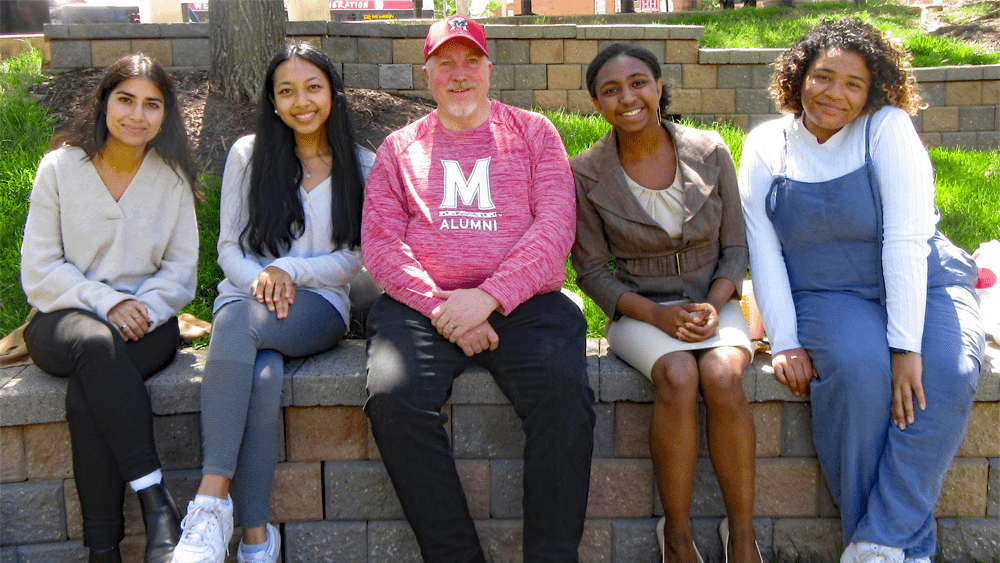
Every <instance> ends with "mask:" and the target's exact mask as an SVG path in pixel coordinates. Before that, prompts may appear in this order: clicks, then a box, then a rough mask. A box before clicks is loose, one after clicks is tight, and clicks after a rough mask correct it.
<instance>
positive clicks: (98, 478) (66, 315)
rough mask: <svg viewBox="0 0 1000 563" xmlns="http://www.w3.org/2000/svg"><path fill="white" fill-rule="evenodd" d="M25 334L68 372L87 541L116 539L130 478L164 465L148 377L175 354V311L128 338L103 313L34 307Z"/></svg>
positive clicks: (56, 367)
mask: <svg viewBox="0 0 1000 563" xmlns="http://www.w3.org/2000/svg"><path fill="white" fill-rule="evenodd" d="M24 341H25V343H26V344H27V346H28V352H29V353H30V354H31V358H32V359H33V360H34V361H35V365H37V366H38V367H39V368H41V369H43V370H44V371H46V372H48V373H50V374H52V375H55V376H58V377H68V378H69V385H68V387H67V389H66V420H67V421H69V432H70V438H71V439H72V444H73V475H74V477H75V479H76V488H77V491H78V493H79V495H80V507H81V510H82V512H83V533H84V543H85V544H86V545H87V546H88V547H90V548H92V549H108V548H111V547H114V546H116V545H118V542H119V541H121V539H122V538H123V537H124V536H125V528H124V526H125V520H124V517H123V515H122V503H123V502H124V500H125V483H127V482H128V481H132V480H134V479H138V478H139V477H142V476H143V475H147V474H149V473H151V472H153V471H155V470H157V469H159V468H160V461H159V458H158V457H157V455H156V446H155V445H154V443H153V410H152V406H151V404H150V401H149V394H147V393H146V386H145V384H144V381H145V380H147V379H149V378H150V377H152V376H153V374H155V373H156V372H157V371H159V370H161V369H163V368H164V367H166V366H167V365H168V364H169V363H170V362H171V361H172V360H173V359H174V355H175V354H176V353H177V345H178V343H179V341H180V332H179V330H178V328H177V318H176V317H172V318H171V319H170V320H169V321H167V322H165V323H163V324H162V325H160V326H159V327H157V328H156V330H154V331H152V332H149V333H147V334H146V336H144V337H142V338H140V339H139V340H133V341H128V342H126V341H125V340H124V339H123V338H122V337H121V335H120V334H118V331H117V330H116V329H115V328H114V327H113V326H111V325H110V324H109V323H107V322H106V321H103V320H101V319H100V318H99V317H98V316H97V315H95V314H93V313H91V312H89V311H84V310H81V309H61V310H58V311H53V312H51V313H38V314H37V315H35V318H34V319H32V321H31V324H29V325H28V326H27V328H26V329H25V331H24Z"/></svg>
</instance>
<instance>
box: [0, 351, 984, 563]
mask: <svg viewBox="0 0 1000 563" xmlns="http://www.w3.org/2000/svg"><path fill="white" fill-rule="evenodd" d="M588 344H589V345H588V353H589V357H588V376H589V378H590V384H591V387H592V388H593V389H594V391H595V394H596V395H597V397H598V403H597V405H596V411H597V425H596V430H595V449H594V461H593V466H592V476H591V491H590V499H589V505H588V520H587V524H586V530H585V535H584V540H583V544H582V546H581V548H580V551H581V560H582V561H584V562H586V563H597V562H602V563H644V562H649V563H652V562H654V561H659V555H658V553H659V552H658V547H657V543H656V539H655V536H654V532H653V529H654V526H655V524H656V519H657V518H658V517H659V516H660V515H661V514H662V509H661V508H660V504H659V501H658V497H657V495H656V491H655V486H654V484H653V470H652V463H651V461H650V459H649V450H648V446H647V426H648V421H649V417H650V412H651V404H650V403H651V401H652V399H653V390H652V385H651V384H650V383H649V381H648V380H646V379H645V378H644V377H642V376H641V375H639V374H638V373H637V372H635V371H634V370H633V369H631V368H630V367H629V366H627V365H626V364H624V363H623V362H621V361H620V360H618V359H617V358H615V357H614V356H613V355H610V354H608V351H607V343H606V341H603V340H601V341H598V340H592V341H590V342H589V343H588ZM364 355H365V353H364V342H363V341H346V342H344V343H342V344H341V345H340V346H339V347H338V348H336V349H334V350H332V351H330V352H327V353H325V354H320V355H317V356H313V357H310V358H307V359H304V360H295V361H291V362H289V363H288V364H287V365H286V369H285V381H284V395H283V398H282V404H283V408H284V434H283V439H284V447H283V448H282V450H281V451H282V459H281V462H280V463H279V465H278V472H277V477H276V482H275V487H274V493H273V496H272V513H271V519H272V521H274V522H279V523H281V526H280V528H281V530H282V534H283V536H284V538H283V539H284V541H283V546H284V547H283V549H284V560H285V561H286V562H290V563H312V562H320V561H332V562H338V563H376V562H378V563H381V562H390V561H391V562H392V563H404V562H417V561H419V556H418V554H417V548H416V543H415V541H414V539H413V536H412V533H411V532H410V529H409V526H408V525H407V523H406V521H405V520H404V518H403V515H402V512H401V509H400V507H399V504H398V502H397V500H396V497H395V495H394V493H393V490H392V486H391V484H390V483H389V480H388V476H387V474H386V472H385V469H384V467H383V466H382V464H381V462H380V461H379V454H378V450H377V449H376V447H375V444H374V441H373V439H372V438H371V431H370V428H369V425H368V422H367V419H366V418H365V416H364V413H363V412H362V410H361V405H362V404H363V402H364V400H365V391H364V383H365V361H364V360H365V357H364ZM203 365H204V351H203V350H197V351H194V350H190V349H186V350H183V351H181V353H180V354H179V355H178V357H177V359H176V360H175V361H174V362H173V364H172V365H171V366H170V367H168V368H167V369H166V370H164V371H163V372H162V373H160V374H158V375H157V376H156V377H154V378H152V379H151V380H150V381H149V383H148V384H147V385H148V388H149V390H150V396H151V398H152V404H153V410H154V412H155V413H156V415H157V416H156V419H155V422H154V428H155V432H156V438H157V447H158V449H159V452H160V457H161V460H162V462H163V464H164V473H165V475H166V480H167V482H168V483H169V485H170V487H171V489H172V490H173V491H174V493H175V495H176V496H177V497H178V501H179V502H180V503H182V504H183V505H186V503H187V501H188V500H190V499H191V498H192V497H193V495H194V493H195V490H196V489H197V485H198V481H199V479H200V475H201V474H200V469H199V468H200V466H201V451H200V450H201V446H200V435H199V421H200V418H199V416H200V415H199V409H200V405H199V390H200V381H201V370H202V368H203ZM0 383H2V388H0V452H2V455H0V508H2V512H0V516H2V517H0V562H2V563H28V562H46V563H48V562H52V561H59V562H75V561H80V562H83V561H85V560H86V550H85V549H84V548H83V547H82V543H81V538H82V526H81V517H80V506H79V501H78V500H77V495H76V490H75V485H74V481H73V475H72V464H71V454H70V447H69V431H68V428H67V424H66V422H65V412H64V397H65V387H66V385H65V380H61V379H58V378H54V377H51V376H48V375H46V374H44V373H42V372H41V371H40V370H38V368H36V367H34V366H30V367H26V368H9V369H5V370H2V371H0ZM744 388H745V391H746V395H747V397H748V399H749V400H750V402H751V405H750V406H751V411H752V413H753V417H754V422H755V424H756V428H757V481H756V496H757V503H756V516H757V519H756V527H757V534H758V538H759V539H760V546H761V549H762V550H764V552H765V553H767V552H769V551H770V552H772V553H778V554H780V555H781V561H797V560H798V561H830V562H833V561H836V560H837V558H838V556H839V549H840V531H839V530H840V524H839V519H838V518H837V509H836V507H835V506H834V504H833V502H832V500H831V497H830V494H829V492H828V491H827V488H826V485H825V483H824V480H823V478H822V476H821V474H820V469H819V465H818V462H817V460H816V455H815V451H814V450H813V445H812V438H811V424H810V412H809V405H808V403H807V402H805V401H803V400H801V399H798V398H796V397H794V396H792V395H791V394H790V393H789V392H788V390H787V389H785V388H784V387H783V386H781V385H780V384H778V383H777V382H776V381H775V380H774V377H773V373H772V371H771V369H770V362H769V358H768V357H767V356H766V355H759V356H758V358H757V359H756V360H755V361H754V362H753V364H751V365H750V367H748V368H747V371H746V372H745V374H744ZM445 411H446V412H448V414H450V422H449V430H450V432H451V436H452V441H453V444H454V448H455V452H456V457H457V458H458V468H459V472H460V474H461V476H462V479H463V483H464V485H465V488H466V492H467V494H468V498H469V502H470V505H471V510H472V513H473V516H474V517H475V518H476V520H477V525H478V526H479V529H480V533H481V538H482V540H483V543H484V546H485V548H486V549H487V552H488V553H489V558H490V560H491V561H494V562H497V563H501V562H502V563H507V562H520V561H521V552H520V545H521V520H520V518H521V517H522V516H521V508H520V501H521V486H520V481H521V471H522V461H521V451H522V447H523V440H524V439H523V434H522V432H521V431H520V425H519V421H518V418H517V416H516V415H515V414H514V412H513V410H512V408H511V407H510V405H509V404H508V403H507V400H506V399H505V398H504V396H503V395H502V394H501V393H500V391H499V390H498V388H497V387H496V385H495V384H494V383H493V381H492V378H490V377H489V375H488V373H486V372H485V371H483V370H470V371H468V372H466V373H465V374H463V375H462V376H460V377H459V378H458V379H457V380H456V382H455V387H454V392H453V394H452V397H451V401H450V402H449V404H448V405H446V406H445ZM699 418H700V422H699V424H700V426H701V428H702V431H701V432H702V438H701V446H700V452H699V459H698V465H697V472H696V475H695V484H694V494H693V498H692V503H691V515H692V518H693V531H694V534H695V538H696V541H697V543H698V545H699V547H700V549H701V552H702V553H703V554H704V555H706V557H707V559H706V560H708V561H720V560H721V554H722V551H721V549H722V548H721V543H720V541H719V539H718V534H717V532H716V529H717V526H718V523H719V520H720V519H721V518H722V516H723V515H724V514H725V511H724V507H723V504H722V499H721V493H720V490H719V486H718V484H717V482H716V480H715V476H714V473H713V472H712V468H711V463H710V461H709V459H708V458H707V453H706V450H705V445H704V444H705V440H704V430H703V429H704V412H702V413H701V414H700V417H699ZM935 513H936V515H937V517H938V519H937V525H938V537H939V542H940V550H941V555H942V560H943V561H946V562H963V563H966V562H968V563H971V562H973V561H979V562H993V561H995V560H996V559H997V557H1000V350H997V349H990V350H989V358H988V361H987V365H986V366H984V369H983V373H982V376H981V378H980V381H979V387H978V392H977V394H976V403H975V406H974V408H973V411H972V418H971V422H970V424H969V429H968V432H967V434H966V437H965V440H964V442H963V444H962V447H961V450H960V451H959V454H958V458H957V459H956V460H955V462H954V464H953V465H952V468H951V470H950V472H949V473H948V476H947V479H946V481H945V485H944V491H943V493H942V495H941V498H940V500H939V502H938V504H937V506H936V509H935ZM126 514H127V524H126V534H127V535H128V537H127V538H126V540H125V541H124V542H123V546H124V550H125V554H126V560H127V561H130V562H139V561H141V559H142V549H143V542H144V538H143V526H142V521H141V517H140V515H139V508H138V503H137V501H136V497H135V495H132V494H129V495H127V500H126ZM237 537H238V535H237ZM231 553H232V554H233V556H232V557H235V542H234V545H233V549H232V550H231ZM771 560H772V561H775V559H771Z"/></svg>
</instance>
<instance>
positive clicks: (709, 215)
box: [570, 121, 750, 319]
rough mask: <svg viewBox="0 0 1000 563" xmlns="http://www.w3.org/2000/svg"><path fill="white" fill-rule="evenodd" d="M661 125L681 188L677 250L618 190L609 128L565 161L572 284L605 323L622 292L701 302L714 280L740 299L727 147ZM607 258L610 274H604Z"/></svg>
mask: <svg viewBox="0 0 1000 563" xmlns="http://www.w3.org/2000/svg"><path fill="white" fill-rule="evenodd" d="M663 125H664V127H665V128H666V129H667V132H668V133H669V134H670V136H671V138H672V139H673V140H674V145H675V146H676V147H677V165H678V169H679V171H680V173H681V177H682V179H683V181H684V208H685V216H684V223H683V225H682V228H681V242H680V245H679V246H677V247H675V246H674V242H673V240H672V239H671V238H670V236H669V235H668V234H667V232H666V231H664V230H663V228H662V227H660V226H659V224H657V223H656V221H654V220H653V219H652V218H651V217H650V216H649V214H647V213H646V211H645V209H643V208H642V206H641V205H639V202H638V200H637V199H636V198H635V196H634V195H633V194H632V192H631V191H630V190H629V188H628V185H627V184H626V183H625V172H624V171H623V170H622V167H621V164H620V163H619V162H618V151H617V137H616V135H615V132H614V129H612V130H610V131H608V133H607V134H606V135H604V137H602V138H601V140H599V141H598V142H597V143H595V144H594V146H593V147H591V148H589V149H587V150H586V151H584V152H583V153H580V154H578V155H577V156H575V157H573V158H572V159H570V166H572V168H573V176H574V178H575V180H576V212H577V215H576V217H577V218H576V242H575V243H574V244H573V251H572V256H573V267H574V268H575V269H576V275H577V284H579V286H580V289H582V290H583V291H584V293H586V294H587V295H589V296H590V298H591V299H593V300H594V302H595V303H597V305H598V306H599V307H600V308H601V309H602V310H603V311H604V314H606V315H607V316H608V317H609V318H612V319H614V318H616V316H617V315H616V312H615V305H616V304H617V303H618V298H619V297H621V295H622V294H623V293H625V292H626V291H634V292H636V293H638V294H639V295H642V296H644V297H647V298H649V299H651V300H653V301H657V302H662V301H668V300H674V299H684V298H687V299H691V300H692V301H695V302H703V301H705V299H706V298H707V296H708V291H709V288H710V287H711V285H712V281H714V280H715V279H716V278H720V277H724V278H728V279H730V280H732V281H733V283H734V284H736V291H737V292H740V291H741V287H742V284H743V280H744V278H745V277H746V273H747V266H748V263H749V256H750V255H749V251H748V250H747V241H746V228H745V226H744V223H743V210H742V208H741V206H740V194H739V189H738V188H737V186H736V170H735V168H734V166H733V159H732V156H730V154H729V148H728V147H726V143H725V142H724V141H723V140H722V137H721V136H720V135H719V134H718V133H717V132H715V131H703V130H700V129H694V128H692V127H685V126H683V125H675V124H673V123H669V122H666V121H664V122H663ZM611 257H614V265H615V271H614V273H612V272H611V269H610V268H609V267H608V260H609V258H611Z"/></svg>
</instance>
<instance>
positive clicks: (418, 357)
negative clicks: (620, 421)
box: [361, 16, 594, 563]
mask: <svg viewBox="0 0 1000 563" xmlns="http://www.w3.org/2000/svg"><path fill="white" fill-rule="evenodd" d="M424 59H425V64H424V68H423V70H424V74H425V75H426V76H427V85H428V88H429V89H430V91H431V94H432V95H433V96H434V100H435V101H436V102H437V105H438V107H437V110H435V111H434V112H432V113H430V114H429V115H427V116H426V117H424V118H422V119H420V120H418V121H416V122H414V123H412V124H410V125H408V126H406V127H404V128H402V129H400V130H398V131H395V132H394V133H392V134H391V135H389V137H387V138H386V140H385V142H384V143H383V144H382V146H381V147H380V148H379V150H378V155H377V156H376V159H375V166H374V167H373V168H372V171H371V174H370V176H369V177H368V182H367V185H366V188H365V206H364V215H363V219H362V228H361V247H362V251H363V254H364V263H365V266H367V268H368V271H369V272H371V274H372V276H373V277H374V279H375V281H376V282H378V284H379V285H380V286H381V287H382V288H383V289H384V290H385V295H383V296H382V297H381V298H380V300H379V301H378V302H377V303H376V304H375V306H374V307H373V308H372V310H371V312H370V313H369V316H368V322H367V335H368V402H367V403H366V405H365V412H366V413H367V414H368V417H369V418H370V419H371V424H372V431H373V433H374V435H375V441H376V442H377V443H378V446H379V450H380V452H381V454H382V460H383V461H384V463H385V466H386V469H387V470H388V472H389V476H390V478H391V479H392V482H393V485H394V487H395V489H396V494H397V495H398V496H399V499H400V502H401V503H402V506H403V511H404V512H405V514H406V518H407V520H409V522H410V525H411V526H412V527H413V531H414V533H415V534H416V537H417V542H418V543H419V544H420V551H421V554H422V555H423V558H424V561H427V562H435V563H437V562H442V563H444V562H448V563H450V562H456V563H458V562H461V563H465V562H474V561H475V562H484V561H485V557H484V554H483V550H482V547H481V546H480V543H479V538H478V536H477V535H476V529H475V526H474V525H473V521H472V516H471V515H470V513H469V508H468V504H467V502H466V499H465V494H464V493H463V491H462V485H461V483H460V481H459V477H458V472H457V471H456V468H455V458H454V454H453V452H452V449H451V445H450V441H449V438H448V434H447V433H446V432H445V429H444V424H445V422H447V420H448V417H447V416H446V415H443V414H441V413H440V410H441V407H442V405H443V404H444V403H445V401H446V400H447V399H448V396H449V394H450V393H451V388H452V382H453V380H454V378H455V377H456V376H457V375H458V374H460V373H462V371H463V370H464V369H465V368H467V367H469V366H473V365H480V366H483V367H485V368H486V369H488V370H489V371H490V373H491V374H492V375H493V377H494V379H495V380H496V382H497V385H498V386H499V387H500V389H501V390H502V391H503V392H504V393H505V394H506V395H507V398H508V399H510V401H511V402H512V403H513V405H514V410H515V412H516V413H517V414H518V416H520V417H521V419H522V429H523V430H524V434H525V447H524V500H523V509H524V560H525V561H526V562H531V563H535V562H542V561H546V562H547V561H552V562H555V561H559V562H575V561H577V550H578V548H579V543H580V537H581V535H582V533H583V523H584V517H585V513H586V507H587V492H588V486H589V480H590V457H591V450H592V449H593V427H594V411H593V407H592V403H593V397H594V394H593V392H592V391H591V389H590V387H589V386H588V382H587V376H586V322H585V321H584V319H583V315H582V314H581V312H580V309H579V308H578V307H577V306H576V305H575V304H573V302H572V301H570V299H568V298H567V297H566V296H565V295H563V294H562V293H560V288H561V287H562V283H563V278H564V276H565V264H566V255H567V254H568V252H569V249H570V246H571V245H572V243H573V237H574V234H575V225H576V206H575V201H574V196H575V190H574V184H573V176H572V172H571V171H570V168H569V164H568V162H567V160H566V151H565V149H564V148H563V145H562V142H561V140H560V138H559V134H558V133H557V132H556V130H555V128H554V127H553V126H552V124H551V123H550V122H549V121H548V120H547V119H545V117H543V116H541V115H539V114H537V113H533V112H529V111H526V110H522V109H518V108H514V107H510V106H507V105H504V104H502V103H500V102H498V101H496V100H491V99H489V98H488V96H487V92H488V90H489V86H490V81H489V79H490V70H491V69H492V68H493V64H492V62H490V59H489V52H488V50H487V45H486V35H485V33H484V32H483V28H482V27H480V26H479V24H477V23H475V22H474V21H472V20H470V19H468V18H465V17H462V16H451V17H448V18H445V19H443V20H440V21H438V22H435V23H434V24H433V25H432V26H431V27H430V30H429V31H428V34H427V40H426V42H425V44H424Z"/></svg>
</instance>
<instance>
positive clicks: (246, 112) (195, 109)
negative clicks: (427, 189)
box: [31, 69, 434, 176]
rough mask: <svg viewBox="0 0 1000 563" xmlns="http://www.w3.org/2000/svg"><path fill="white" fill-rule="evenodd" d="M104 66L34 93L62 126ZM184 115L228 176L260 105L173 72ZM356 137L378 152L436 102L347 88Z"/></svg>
mask: <svg viewBox="0 0 1000 563" xmlns="http://www.w3.org/2000/svg"><path fill="white" fill-rule="evenodd" d="M100 75H101V69H81V70H74V71H69V72H64V73H62V74H58V75H54V76H47V77H46V80H45V81H44V82H42V83H40V84H37V85H35V86H34V87H32V89H31V91H32V94H33V95H34V96H35V97H36V98H37V99H38V100H39V101H40V103H41V104H43V105H44V106H46V107H48V108H49V109H50V110H51V115H52V116H53V117H54V118H55V120H56V125H57V127H58V126H62V125H65V124H66V122H67V121H68V120H69V119H71V118H72V117H73V116H75V115H78V114H79V112H80V110H81V106H82V105H83V103H84V102H85V100H86V97H87V94H88V93H89V92H90V90H91V89H92V88H93V87H94V85H95V84H96V82H97V80H98V79H99V78H100ZM171 76H172V77H173V79H174V83H175V84H176V86H177V91H178V97H179V98H180V104H181V107H182V111H183V114H184V123H185V125H186V126H187V130H188V135H190V139H191V145H192V148H193V149H194V151H195V155H196V157H197V158H198V162H199V163H201V164H202V166H204V167H205V169H206V171H208V172H210V173H213V174H216V175H220V176H221V175H222V168H223V166H224V165H225V163H226V154H227V153H228V151H229V147H230V146H231V145H232V144H233V141H235V140H236V139H238V138H240V137H242V136H243V135H246V134H248V133H252V132H253V127H254V120H255V118H256V112H257V109H256V107H257V105H256V103H255V102H246V103H234V102H231V101H229V100H226V99H224V98H222V97H221V96H219V95H217V94H215V93H214V92H210V90H209V86H208V71H190V72H172V73H171ZM347 99H348V102H349V103H350V106H351V114H352V115H351V117H352V119H353V122H354V128H355V135H356V140H357V142H358V143H359V144H361V145H363V146H365V147H368V148H370V149H372V150H375V149H377V148H378V146H379V145H380V144H381V143H382V140H383V139H384V138H385V136H386V135H388V134H389V133H390V132H392V131H394V130H396V129H398V128H400V127H402V126H404V125H406V124H407V123H410V122H411V121H414V120H416V119H418V118H420V117H423V116H424V115H426V114H427V113H428V112H430V111H431V110H432V109H434V104H433V102H430V101H427V100H424V99H421V98H411V97H404V96H394V95H392V94H386V93H385V92H380V91H378V90H362V89H354V88H348V89H347Z"/></svg>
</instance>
